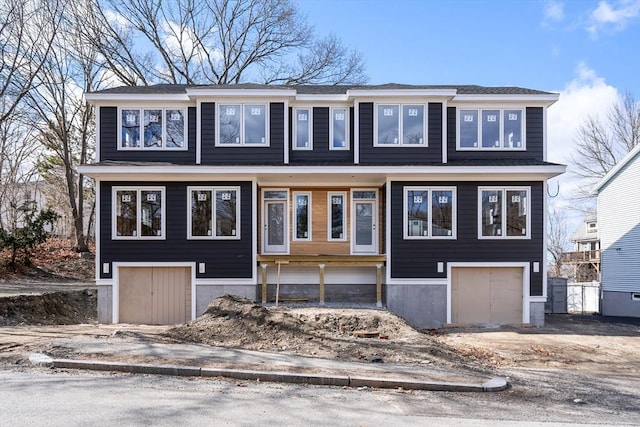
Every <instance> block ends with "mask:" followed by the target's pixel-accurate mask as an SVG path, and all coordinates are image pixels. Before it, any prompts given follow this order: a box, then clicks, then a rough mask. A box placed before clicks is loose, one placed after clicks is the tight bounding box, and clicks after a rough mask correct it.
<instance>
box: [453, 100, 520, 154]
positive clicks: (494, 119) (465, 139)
mask: <svg viewBox="0 0 640 427" xmlns="http://www.w3.org/2000/svg"><path fill="white" fill-rule="evenodd" d="M458 148H459V149H462V150H524V149H525V145H524V110H522V109H493V108H486V109H482V108H475V109H460V111H459V116H458Z"/></svg>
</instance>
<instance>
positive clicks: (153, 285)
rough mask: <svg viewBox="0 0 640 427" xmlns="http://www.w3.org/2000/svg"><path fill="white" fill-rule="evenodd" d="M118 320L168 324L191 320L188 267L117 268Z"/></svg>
mask: <svg viewBox="0 0 640 427" xmlns="http://www.w3.org/2000/svg"><path fill="white" fill-rule="evenodd" d="M118 288H119V298H118V306H119V321H120V322H121V323H142V324H152V325H170V324H176V323H184V322H186V321H189V320H191V269H190V268H189V267H121V268H120V269H119V280H118Z"/></svg>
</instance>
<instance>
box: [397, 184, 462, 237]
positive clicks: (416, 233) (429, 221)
mask: <svg viewBox="0 0 640 427" xmlns="http://www.w3.org/2000/svg"><path fill="white" fill-rule="evenodd" d="M455 196H456V190H455V188H452V187H405V188H404V238H405V239H455V238H456V200H455Z"/></svg>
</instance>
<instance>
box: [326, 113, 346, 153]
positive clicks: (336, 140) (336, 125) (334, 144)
mask: <svg viewBox="0 0 640 427" xmlns="http://www.w3.org/2000/svg"><path fill="white" fill-rule="evenodd" d="M330 120H331V123H330V126H329V141H330V143H329V150H348V149H349V109H347V108H343V107H334V108H331V119H330Z"/></svg>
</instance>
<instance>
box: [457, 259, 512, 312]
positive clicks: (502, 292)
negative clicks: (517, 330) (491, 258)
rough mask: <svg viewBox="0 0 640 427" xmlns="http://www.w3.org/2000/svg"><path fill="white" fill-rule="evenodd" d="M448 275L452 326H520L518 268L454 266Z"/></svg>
mask: <svg viewBox="0 0 640 427" xmlns="http://www.w3.org/2000/svg"><path fill="white" fill-rule="evenodd" d="M451 275H452V277H451V322H452V323H465V324H478V323H505V324H519V323H522V305H523V292H522V289H523V286H522V279H523V277H522V276H523V269H522V268H520V267H455V268H452V269H451Z"/></svg>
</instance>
